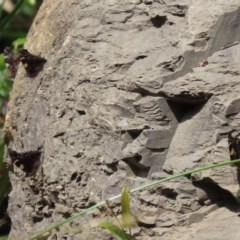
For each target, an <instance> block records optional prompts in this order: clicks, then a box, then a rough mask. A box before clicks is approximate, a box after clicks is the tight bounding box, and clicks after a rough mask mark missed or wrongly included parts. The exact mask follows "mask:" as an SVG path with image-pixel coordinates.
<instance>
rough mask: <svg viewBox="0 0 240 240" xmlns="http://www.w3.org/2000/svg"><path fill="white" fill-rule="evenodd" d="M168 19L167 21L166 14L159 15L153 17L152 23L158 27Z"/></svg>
mask: <svg viewBox="0 0 240 240" xmlns="http://www.w3.org/2000/svg"><path fill="white" fill-rule="evenodd" d="M166 21H167V17H166V16H159V15H157V16H156V17H153V18H151V23H152V25H153V26H154V27H156V28H160V27H161V26H162V25H164V24H165V23H166Z"/></svg>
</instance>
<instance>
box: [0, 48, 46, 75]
mask: <svg viewBox="0 0 240 240" xmlns="http://www.w3.org/2000/svg"><path fill="white" fill-rule="evenodd" d="M3 53H4V56H5V62H6V65H7V68H8V71H9V76H10V77H12V78H14V77H15V76H16V73H17V70H18V66H19V63H20V62H21V63H22V64H23V66H24V68H25V70H26V73H27V76H28V77H31V78H32V77H36V76H37V75H38V73H39V72H41V71H42V70H43V66H44V64H45V63H46V62H47V60H46V59H45V58H43V57H40V56H36V55H33V54H31V53H30V52H28V50H27V49H24V48H23V49H21V50H20V51H19V53H14V52H13V51H12V49H11V48H10V47H6V48H5V49H4V52H3Z"/></svg>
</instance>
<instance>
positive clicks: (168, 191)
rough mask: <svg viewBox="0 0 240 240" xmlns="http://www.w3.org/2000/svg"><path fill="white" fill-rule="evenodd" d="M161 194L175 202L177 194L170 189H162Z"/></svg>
mask: <svg viewBox="0 0 240 240" xmlns="http://www.w3.org/2000/svg"><path fill="white" fill-rule="evenodd" d="M161 194H162V195H163V196H166V197H167V198H171V199H173V200H176V198H177V195H178V193H176V192H175V191H174V189H170V188H164V189H162V190H161Z"/></svg>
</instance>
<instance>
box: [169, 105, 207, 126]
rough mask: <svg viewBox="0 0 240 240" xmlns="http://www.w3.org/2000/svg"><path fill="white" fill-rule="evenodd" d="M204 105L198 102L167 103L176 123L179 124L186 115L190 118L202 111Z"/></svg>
mask: <svg viewBox="0 0 240 240" xmlns="http://www.w3.org/2000/svg"><path fill="white" fill-rule="evenodd" d="M204 103H205V102H204ZM204 103H201V102H200V103H196V104H193V103H190V102H187V101H186V102H185V101H183V102H175V101H168V105H169V107H170V108H171V110H172V112H173V114H174V116H175V117H176V119H177V121H178V122H181V120H182V119H183V118H184V116H186V114H188V115H191V116H192V115H193V114H195V113H197V112H199V111H200V110H201V109H202V107H203V105H204Z"/></svg>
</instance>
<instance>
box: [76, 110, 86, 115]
mask: <svg viewBox="0 0 240 240" xmlns="http://www.w3.org/2000/svg"><path fill="white" fill-rule="evenodd" d="M77 113H78V114H79V115H80V116H82V115H86V111H84V110H77Z"/></svg>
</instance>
